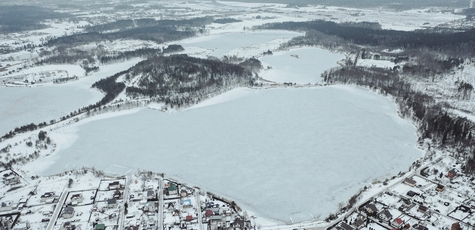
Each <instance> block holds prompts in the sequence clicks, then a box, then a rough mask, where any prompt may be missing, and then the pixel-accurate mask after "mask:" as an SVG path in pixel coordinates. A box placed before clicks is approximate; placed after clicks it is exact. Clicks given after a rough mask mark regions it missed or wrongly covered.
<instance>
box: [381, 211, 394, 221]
mask: <svg viewBox="0 0 475 230" xmlns="http://www.w3.org/2000/svg"><path fill="white" fill-rule="evenodd" d="M379 218H380V219H381V220H383V221H391V220H392V219H393V215H392V214H391V213H390V212H389V211H388V210H387V209H385V210H384V211H382V212H381V213H380V214H379Z"/></svg>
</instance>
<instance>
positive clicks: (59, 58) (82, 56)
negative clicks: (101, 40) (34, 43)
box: [36, 51, 94, 65]
mask: <svg viewBox="0 0 475 230" xmlns="http://www.w3.org/2000/svg"><path fill="white" fill-rule="evenodd" d="M83 60H87V61H88V62H89V63H94V58H93V57H92V56H91V55H90V54H88V53H83V52H80V53H79V52H78V53H76V52H74V51H71V52H69V53H59V54H57V55H53V56H49V57H46V58H44V59H42V60H41V61H39V62H37V63H36V65H46V64H76V63H78V62H81V61H83Z"/></svg>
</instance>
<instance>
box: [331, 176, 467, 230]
mask: <svg viewBox="0 0 475 230" xmlns="http://www.w3.org/2000/svg"><path fill="white" fill-rule="evenodd" d="M435 172H436V173H438V170H435ZM460 175H461V174H460V173H458V170H457V169H451V170H448V171H446V174H445V175H443V174H442V173H441V174H437V176H436V177H430V178H427V177H425V175H424V174H423V173H421V175H420V176H419V175H413V176H410V177H406V178H405V179H404V180H403V181H402V183H399V184H396V185H394V186H392V187H390V188H388V190H386V191H385V192H383V193H381V194H380V195H377V196H375V197H373V198H372V199H371V200H370V201H368V202H366V203H365V204H362V205H361V206H359V207H358V209H357V211H355V212H353V213H351V214H349V215H348V216H347V217H346V218H345V219H344V220H343V221H341V222H339V223H337V224H336V225H334V226H333V227H331V229H337V230H360V229H389V230H432V229H451V230H460V229H475V226H473V225H472V223H474V222H473V221H474V219H472V218H471V213H472V212H474V211H475V200H472V197H473V195H475V193H474V192H473V190H472V193H471V194H470V193H469V192H466V193H465V195H461V194H460V192H459V191H457V190H452V189H449V190H450V191H448V189H447V187H453V186H452V185H451V184H452V183H455V180H456V178H457V177H458V176H460ZM436 178H441V179H439V180H436ZM464 180H465V179H464ZM465 181H467V180H465ZM441 182H448V183H449V185H448V186H447V185H443V183H441ZM474 187H475V186H474ZM369 226H372V227H369Z"/></svg>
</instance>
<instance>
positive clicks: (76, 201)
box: [71, 193, 84, 205]
mask: <svg viewBox="0 0 475 230" xmlns="http://www.w3.org/2000/svg"><path fill="white" fill-rule="evenodd" d="M83 200H84V197H83V196H82V193H79V194H74V195H72V196H71V205H78V204H79V203H82V202H83Z"/></svg>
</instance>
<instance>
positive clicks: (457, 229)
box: [450, 222, 462, 230]
mask: <svg viewBox="0 0 475 230" xmlns="http://www.w3.org/2000/svg"><path fill="white" fill-rule="evenodd" d="M450 230H462V228H461V227H460V223H459V222H457V223H453V224H452V227H451V228H450Z"/></svg>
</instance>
